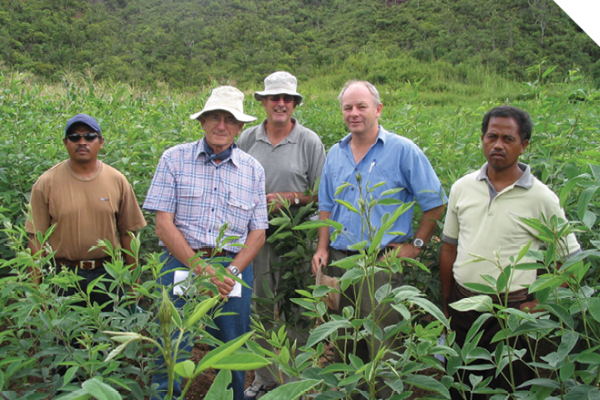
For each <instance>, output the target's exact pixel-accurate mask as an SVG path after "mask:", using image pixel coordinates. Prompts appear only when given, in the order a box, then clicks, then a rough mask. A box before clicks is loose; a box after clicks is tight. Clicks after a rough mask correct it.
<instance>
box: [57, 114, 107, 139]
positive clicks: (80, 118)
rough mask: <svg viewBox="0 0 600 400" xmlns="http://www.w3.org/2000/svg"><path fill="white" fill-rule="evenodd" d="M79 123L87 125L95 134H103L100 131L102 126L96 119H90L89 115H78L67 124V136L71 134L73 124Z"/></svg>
mask: <svg viewBox="0 0 600 400" xmlns="http://www.w3.org/2000/svg"><path fill="white" fill-rule="evenodd" d="M77 123H80V124H85V125H87V126H89V127H90V128H91V129H93V130H94V132H98V133H100V134H101V133H102V131H101V130H100V124H99V123H98V121H96V120H95V119H94V117H90V116H89V115H87V114H77V115H76V116H74V117H73V118H71V119H70V120H69V122H67V126H65V136H67V135H68V134H69V130H70V129H71V127H72V126H73V124H77Z"/></svg>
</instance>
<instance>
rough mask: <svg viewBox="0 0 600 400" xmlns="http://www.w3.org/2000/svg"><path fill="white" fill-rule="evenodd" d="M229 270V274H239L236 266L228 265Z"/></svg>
mask: <svg viewBox="0 0 600 400" xmlns="http://www.w3.org/2000/svg"><path fill="white" fill-rule="evenodd" d="M229 270H230V271H231V275H235V276H238V275H239V274H240V270H239V269H237V267H229Z"/></svg>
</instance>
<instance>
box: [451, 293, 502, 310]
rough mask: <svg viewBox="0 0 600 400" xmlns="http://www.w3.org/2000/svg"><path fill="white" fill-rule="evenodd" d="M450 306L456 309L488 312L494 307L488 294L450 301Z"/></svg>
mask: <svg viewBox="0 0 600 400" xmlns="http://www.w3.org/2000/svg"><path fill="white" fill-rule="evenodd" d="M450 307H452V308H454V309H455V310H457V311H479V312H489V311H492V310H493V309H494V306H493V303H492V299H491V297H490V296H472V297H466V298H464V299H460V300H459V301H457V302H454V303H451V304H450Z"/></svg>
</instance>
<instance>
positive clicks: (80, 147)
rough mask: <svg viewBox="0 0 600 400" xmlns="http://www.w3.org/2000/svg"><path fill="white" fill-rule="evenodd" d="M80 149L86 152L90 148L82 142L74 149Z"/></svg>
mask: <svg viewBox="0 0 600 400" xmlns="http://www.w3.org/2000/svg"><path fill="white" fill-rule="evenodd" d="M80 149H83V150H85V151H86V152H88V153H89V152H90V149H88V147H87V146H86V145H84V144H82V145H79V146H77V149H75V151H79V150H80Z"/></svg>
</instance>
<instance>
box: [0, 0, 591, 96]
mask: <svg viewBox="0 0 600 400" xmlns="http://www.w3.org/2000/svg"><path fill="white" fill-rule="evenodd" d="M544 59H545V60H546V63H547V65H557V66H559V69H558V71H557V72H562V73H560V74H557V75H559V76H564V73H565V72H566V71H567V70H569V69H573V68H580V69H581V71H582V72H583V73H584V74H586V75H587V76H592V77H594V78H596V79H600V61H598V60H599V59H600V48H598V46H596V44H595V43H594V42H593V41H592V40H591V39H590V38H589V37H588V36H587V35H586V34H585V33H584V32H582V31H581V30H580V29H579V28H578V27H577V25H576V24H574V23H573V22H572V21H571V20H570V19H569V17H568V16H567V15H566V14H564V13H563V12H562V11H561V10H560V8H559V7H558V6H557V5H556V4H555V3H554V2H553V1H552V0H499V1H493V2H492V1H489V0H288V1H284V2H281V1H273V0H243V1H242V0H214V1H206V0H202V1H198V0H197V1H191V0H89V1H83V0H3V1H2V2H0V64H4V66H5V67H8V68H11V69H16V70H21V71H30V72H32V73H34V74H35V75H36V76H39V77H42V78H45V79H49V80H53V81H58V80H60V79H61V78H63V77H64V76H68V75H70V74H73V73H75V74H81V75H83V76H87V77H90V78H93V79H112V80H115V81H124V82H134V83H136V84H139V85H142V86H149V87H154V86H155V85H156V84H157V83H158V82H164V83H168V84H169V85H170V86H172V87H175V88H185V89H187V90H190V89H197V88H201V87H203V86H212V85H214V84H215V83H224V82H233V83H236V84H238V85H241V86H244V85H252V86H253V85H255V84H257V83H260V82H261V81H262V79H263V78H264V76H266V75H267V74H269V73H271V72H272V71H274V70H277V69H285V70H289V71H293V72H294V73H295V74H296V75H297V76H298V77H299V78H300V79H302V80H306V79H309V78H314V77H323V76H329V77H331V78H332V81H331V82H329V81H328V82H327V84H329V85H331V86H332V87H336V88H337V87H339V82H338V81H343V80H345V79H347V77H349V76H353V75H360V76H361V77H363V78H367V79H370V80H371V81H373V82H374V83H377V84H404V83H406V82H407V81H411V82H414V81H418V80H420V79H422V78H423V76H421V73H420V72H421V71H423V70H424V68H422V67H421V66H423V65H436V67H435V70H441V71H442V74H447V75H448V74H449V75H451V76H450V78H451V79H452V80H453V81H460V80H469V79H470V75H471V74H473V71H485V73H488V74H498V75H499V76H500V77H503V78H507V79H511V80H523V79H524V78H525V74H526V72H525V70H526V68H527V67H530V66H531V65H535V64H538V63H539V62H540V61H542V60H544ZM336 78H337V79H336ZM434 89H435V88H434ZM440 90H444V88H443V87H442V88H440Z"/></svg>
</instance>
